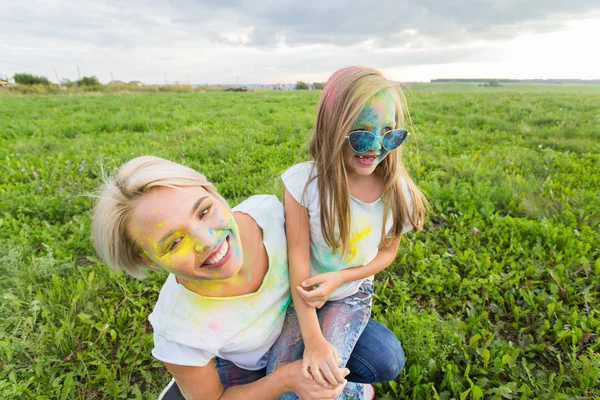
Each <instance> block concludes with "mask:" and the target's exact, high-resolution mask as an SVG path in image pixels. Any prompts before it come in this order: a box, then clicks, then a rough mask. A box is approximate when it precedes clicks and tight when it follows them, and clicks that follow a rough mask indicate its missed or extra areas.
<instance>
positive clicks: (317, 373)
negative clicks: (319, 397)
mask: <svg viewBox="0 0 600 400" xmlns="http://www.w3.org/2000/svg"><path fill="white" fill-rule="evenodd" d="M310 372H311V373H312V376H313V378H314V379H315V381H317V383H318V384H319V385H321V386H323V387H329V384H328V383H327V381H326V380H325V378H324V377H323V374H322V373H321V369H320V368H319V366H318V365H317V364H311V366H310Z"/></svg>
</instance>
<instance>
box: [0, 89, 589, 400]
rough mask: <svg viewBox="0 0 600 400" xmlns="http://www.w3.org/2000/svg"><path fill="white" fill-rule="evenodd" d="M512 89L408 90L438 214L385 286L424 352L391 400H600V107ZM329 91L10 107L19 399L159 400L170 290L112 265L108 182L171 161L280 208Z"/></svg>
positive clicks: (1, 188) (3, 364)
mask: <svg viewBox="0 0 600 400" xmlns="http://www.w3.org/2000/svg"><path fill="white" fill-rule="evenodd" d="M497 89H500V90H497ZM501 89H502V88H494V89H487V90H484V91H481V92H479V91H478V90H475V91H461V92H458V91H447V92H446V91H439V92H438V91H433V90H424V91H422V90H420V89H418V88H413V89H411V90H410V91H409V92H408V101H409V107H410V109H411V113H412V116H413V120H414V124H415V129H414V135H411V136H410V138H409V141H408V142H407V144H406V148H405V149H404V151H405V153H404V158H405V163H406V165H407V167H408V168H409V170H410V171H411V173H412V175H413V177H414V178H415V181H416V182H417V184H418V185H419V186H420V187H421V188H422V189H423V190H424V191H425V192H426V193H427V195H428V197H429V198H430V200H431V203H432V206H433V209H432V213H431V215H430V217H429V221H428V223H427V225H426V230H425V231H424V232H421V233H418V234H417V233H409V234H408V235H407V236H406V237H405V238H404V239H403V241H402V244H401V247H400V251H399V253H398V257H397V258H396V261H395V262H394V263H393V264H392V265H391V266H390V267H389V268H388V269H387V270H385V271H384V272H382V273H381V274H379V275H378V276H377V283H376V294H375V300H374V316H375V318H376V319H378V320H379V321H382V322H384V323H385V324H387V326H388V327H390V329H392V330H393V331H394V332H395V334H396V335H397V336H398V338H400V340H401V341H402V343H403V346H404V348H405V351H406V355H407V363H406V367H405V369H404V370H403V372H402V374H401V375H400V376H399V377H398V378H397V379H396V380H395V381H394V382H391V383H389V384H384V385H380V386H378V388H377V390H378V398H382V399H383V398H390V399H394V398H413V399H424V398H431V399H437V398H440V399H451V398H454V399H482V398H486V399H488V398H490V399H500V398H508V399H511V398H513V399H518V398H542V399H570V398H580V399H584V398H596V399H598V398H600V387H599V386H598V381H599V380H600V355H599V348H600V340H599V338H598V336H599V331H600V315H599V312H600V306H599V304H598V293H599V291H600V277H599V276H600V257H599V255H600V250H599V246H598V244H599V243H600V229H599V228H600V227H599V224H600V196H599V193H600V128H599V127H600V112H599V105H600V96H599V95H598V94H593V93H588V94H586V93H549V92H546V93H522V92H521V91H520V90H515V91H513V92H511V91H506V90H501ZM319 94H320V93H319V92H255V93H189V94H186V93H155V94H129V95H118V94H104V95H97V96H47V97H33V96H30V97H27V96H25V97H0V157H1V160H2V167H1V172H2V173H1V174H0V195H1V199H2V200H1V203H0V258H1V260H0V296H1V297H2V299H1V302H0V398H2V399H40V400H41V399H74V398H76V399H80V398H81V399H104V398H106V399H112V398H125V399H129V398H140V399H147V398H155V397H156V395H157V394H158V393H159V391H160V389H161V388H162V387H163V386H164V385H165V384H166V383H167V382H168V380H169V376H168V375H167V374H166V373H165V369H164V368H163V367H162V366H161V363H160V362H157V361H156V360H154V359H153V358H152V357H151V355H150V350H151V348H152V332H151V328H150V326H149V324H148V322H147V316H148V314H149V313H150V311H151V309H152V305H153V304H154V302H155V300H156V297H157V295H158V292H159V290H160V287H161V284H162V281H163V280H164V279H165V275H163V274H154V275H152V276H151V277H150V278H148V279H146V280H144V281H139V280H135V279H133V278H129V277H127V276H124V275H118V274H115V273H113V272H111V271H110V270H109V269H108V268H107V267H106V266H104V265H103V264H102V263H101V262H100V261H99V260H98V259H97V258H96V257H95V256H94V254H93V251H92V249H91V244H90V240H89V215H90V209H91V205H92V202H93V199H92V198H91V197H90V196H88V195H89V193H91V192H92V191H93V190H94V188H95V187H96V186H97V185H98V183H99V181H100V179H99V176H100V174H101V167H100V165H103V167H104V168H105V169H108V170H111V169H112V168H114V167H116V166H118V165H120V164H122V163H123V162H125V161H127V160H129V159H130V158H132V157H134V156H138V155H142V154H153V155H157V156H161V157H165V158H168V159H172V160H174V161H178V162H182V163H185V164H187V165H189V166H192V167H194V168H197V169H199V170H200V171H201V172H203V173H204V174H206V175H207V176H208V178H209V179H210V180H211V181H213V182H214V183H215V184H216V187H217V188H218V190H219V192H220V193H221V194H222V195H224V196H225V197H226V198H227V199H228V200H229V201H230V202H231V203H232V204H235V203H237V202H239V201H241V200H242V199H244V198H246V197H247V196H249V195H252V194H255V193H276V192H277V191H278V190H279V189H278V188H280V185H278V184H277V182H278V174H279V173H280V172H281V171H283V170H284V169H285V168H286V167H288V166H290V165H291V164H293V163H294V162H297V161H298V160H300V159H302V158H303V157H304V156H305V154H306V153H305V151H304V150H303V147H302V146H303V144H304V143H305V139H306V137H307V135H308V132H309V130H310V129H311V127H312V124H313V121H314V115H315V106H316V102H317V100H318V96H319Z"/></svg>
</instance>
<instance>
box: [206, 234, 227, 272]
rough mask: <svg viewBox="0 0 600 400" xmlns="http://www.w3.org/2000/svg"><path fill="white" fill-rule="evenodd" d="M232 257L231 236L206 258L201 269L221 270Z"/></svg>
mask: <svg viewBox="0 0 600 400" xmlns="http://www.w3.org/2000/svg"><path fill="white" fill-rule="evenodd" d="M230 256H231V245H230V243H229V235H227V237H226V238H225V240H223V241H222V242H221V244H219V246H218V247H217V248H216V249H215V251H213V252H212V253H210V254H209V255H208V257H206V259H205V260H204V263H203V264H202V265H201V266H200V267H201V268H219V267H220V266H222V265H223V264H225V263H226V262H227V260H229V257H230Z"/></svg>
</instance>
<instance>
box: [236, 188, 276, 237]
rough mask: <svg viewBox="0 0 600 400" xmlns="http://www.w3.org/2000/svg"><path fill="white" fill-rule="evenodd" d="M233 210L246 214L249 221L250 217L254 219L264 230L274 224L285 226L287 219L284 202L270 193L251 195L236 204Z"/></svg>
mask: <svg viewBox="0 0 600 400" xmlns="http://www.w3.org/2000/svg"><path fill="white" fill-rule="evenodd" d="M232 211H233V212H240V213H243V214H245V217H243V218H244V219H246V220H247V221H248V223H250V220H249V219H252V220H254V222H255V223H256V224H257V225H258V226H260V227H261V228H262V229H263V230H265V228H266V227H267V226H272V225H274V224H275V225H282V226H283V224H284V221H285V217H284V212H283V204H281V202H280V201H279V199H278V198H277V196H274V195H269V194H260V195H256V196H251V197H249V198H247V199H246V200H244V201H243V202H241V203H240V204H238V205H237V206H235V207H234V208H233V210H232Z"/></svg>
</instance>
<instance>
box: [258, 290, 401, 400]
mask: <svg viewBox="0 0 600 400" xmlns="http://www.w3.org/2000/svg"><path fill="white" fill-rule="evenodd" d="M372 296H373V283H372V282H370V281H365V282H363V284H362V285H361V287H360V289H359V291H358V292H357V293H356V294H354V295H352V296H348V297H346V298H344V299H341V300H334V301H328V302H327V303H325V305H323V307H321V308H320V309H319V310H317V317H318V319H319V323H320V325H321V331H322V332H323V336H324V337H325V339H326V340H327V341H328V342H329V343H331V344H332V345H333V346H334V347H335V348H336V350H337V351H338V356H339V358H340V359H341V360H342V363H341V366H346V367H348V369H350V371H351V373H350V375H348V377H347V378H346V379H347V380H348V384H347V385H346V387H345V388H344V391H343V392H342V393H341V394H340V395H339V396H338V397H337V399H339V400H341V399H362V398H363V385H362V383H373V382H383V381H388V380H392V379H394V378H395V377H396V376H397V375H398V374H399V373H400V370H401V369H402V367H403V366H404V351H403V350H402V346H401V344H400V342H399V341H398V339H396V337H395V336H394V334H393V333H392V332H391V331H390V330H389V329H387V328H385V327H384V326H383V325H381V324H380V323H378V322H376V321H374V320H372V319H370V316H371V301H372ZM303 353H304V342H303V340H302V334H301V331H300V325H299V323H298V318H297V316H296V312H295V310H294V307H293V306H292V305H290V306H289V307H288V310H287V313H286V319H285V323H284V325H283V330H282V332H281V335H280V336H279V338H278V339H277V341H276V342H275V344H273V346H272V347H271V350H270V351H269V362H268V364H267V374H269V373H271V372H272V371H273V370H274V369H275V368H276V367H277V366H278V365H281V364H286V363H289V362H292V361H296V360H299V359H301V358H302V355H303ZM292 399H294V400H295V399H298V397H297V396H296V395H295V394H294V393H286V394H285V395H283V396H282V397H280V400H292Z"/></svg>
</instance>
